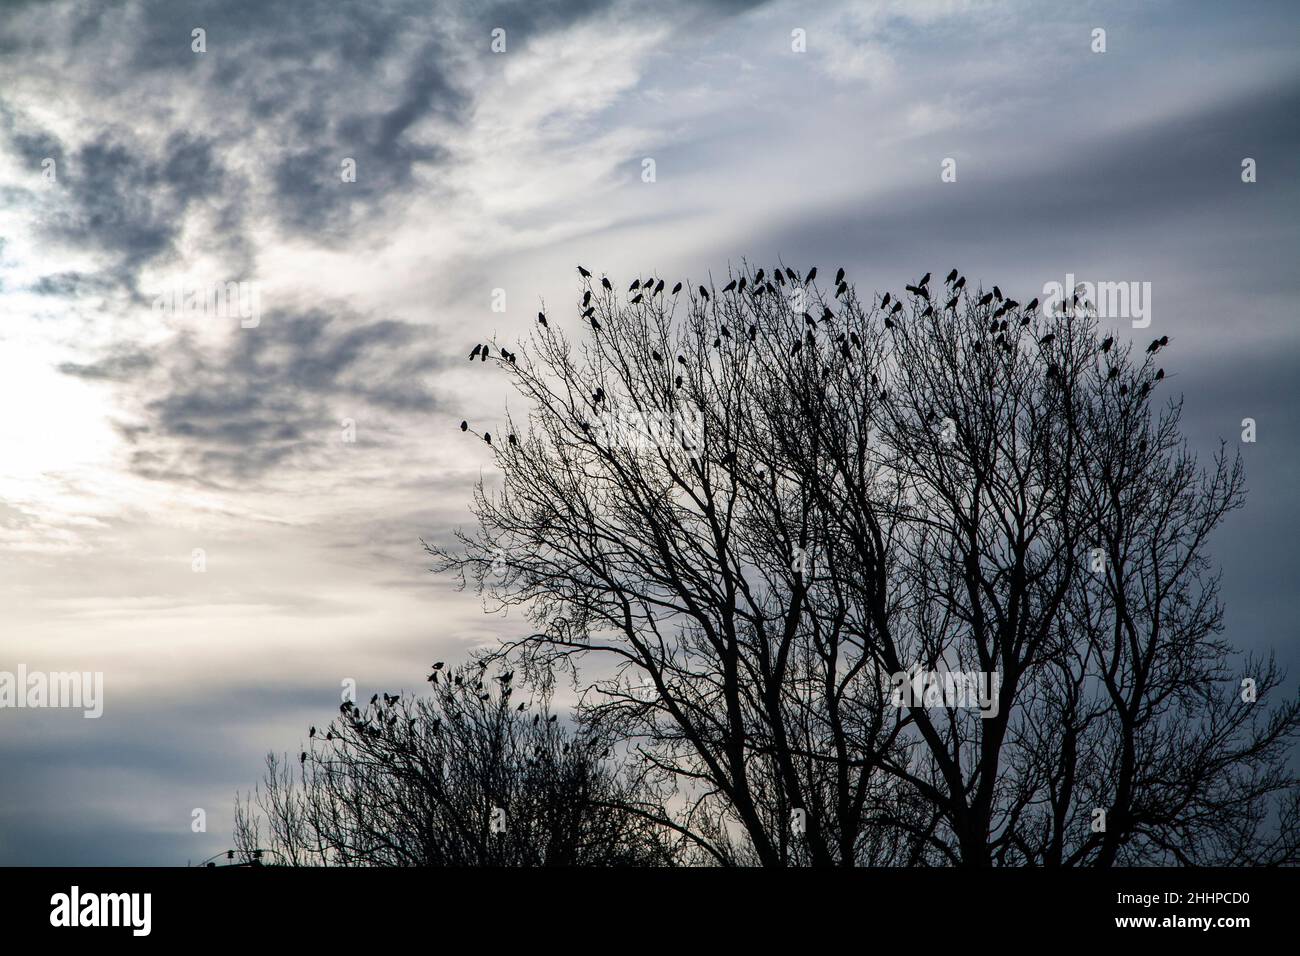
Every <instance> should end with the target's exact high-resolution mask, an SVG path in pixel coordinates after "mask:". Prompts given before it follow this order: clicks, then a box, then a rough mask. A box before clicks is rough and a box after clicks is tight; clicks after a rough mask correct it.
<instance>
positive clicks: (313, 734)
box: [307, 726, 316, 737]
mask: <svg viewBox="0 0 1300 956" xmlns="http://www.w3.org/2000/svg"><path fill="white" fill-rule="evenodd" d="M307 736H308V737H315V736H316V728H315V727H314V726H313V727H312V728H311V730H309V731H307Z"/></svg>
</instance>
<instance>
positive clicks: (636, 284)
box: [627, 279, 641, 292]
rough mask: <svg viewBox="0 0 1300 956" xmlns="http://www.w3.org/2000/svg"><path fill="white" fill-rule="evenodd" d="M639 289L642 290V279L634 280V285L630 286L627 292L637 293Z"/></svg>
mask: <svg viewBox="0 0 1300 956" xmlns="http://www.w3.org/2000/svg"><path fill="white" fill-rule="evenodd" d="M639 288H641V280H640V279H633V280H632V284H631V285H630V286H628V287H627V291H628V292H635V291H636V290H637V289H639Z"/></svg>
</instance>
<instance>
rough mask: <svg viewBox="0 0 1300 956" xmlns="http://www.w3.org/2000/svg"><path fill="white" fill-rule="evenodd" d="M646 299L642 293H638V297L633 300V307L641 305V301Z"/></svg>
mask: <svg viewBox="0 0 1300 956" xmlns="http://www.w3.org/2000/svg"><path fill="white" fill-rule="evenodd" d="M644 298H645V296H644V295H643V294H642V293H640V292H638V293H637V294H636V297H635V298H634V299H633V300H632V304H633V305H639V304H640V302H641V300H642V299H644Z"/></svg>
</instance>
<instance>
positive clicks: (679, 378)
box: [676, 375, 682, 388]
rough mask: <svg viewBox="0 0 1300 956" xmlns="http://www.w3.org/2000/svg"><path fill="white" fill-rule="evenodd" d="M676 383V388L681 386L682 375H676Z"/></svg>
mask: <svg viewBox="0 0 1300 956" xmlns="http://www.w3.org/2000/svg"><path fill="white" fill-rule="evenodd" d="M676 385H677V387H678V388H681V387H682V377H681V376H680V375H678V376H677V382H676Z"/></svg>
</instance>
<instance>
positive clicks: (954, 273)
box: [943, 269, 957, 285]
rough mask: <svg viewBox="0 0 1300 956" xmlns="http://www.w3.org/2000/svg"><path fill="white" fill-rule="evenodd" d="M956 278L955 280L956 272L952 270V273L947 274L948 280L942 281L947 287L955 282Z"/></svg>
mask: <svg viewBox="0 0 1300 956" xmlns="http://www.w3.org/2000/svg"><path fill="white" fill-rule="evenodd" d="M956 278H957V270H956V269H953V270H952V272H949V273H948V278H946V279H944V280H943V281H944V283H945V284H947V285H952V284H953V282H954V281H955V280H956Z"/></svg>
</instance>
